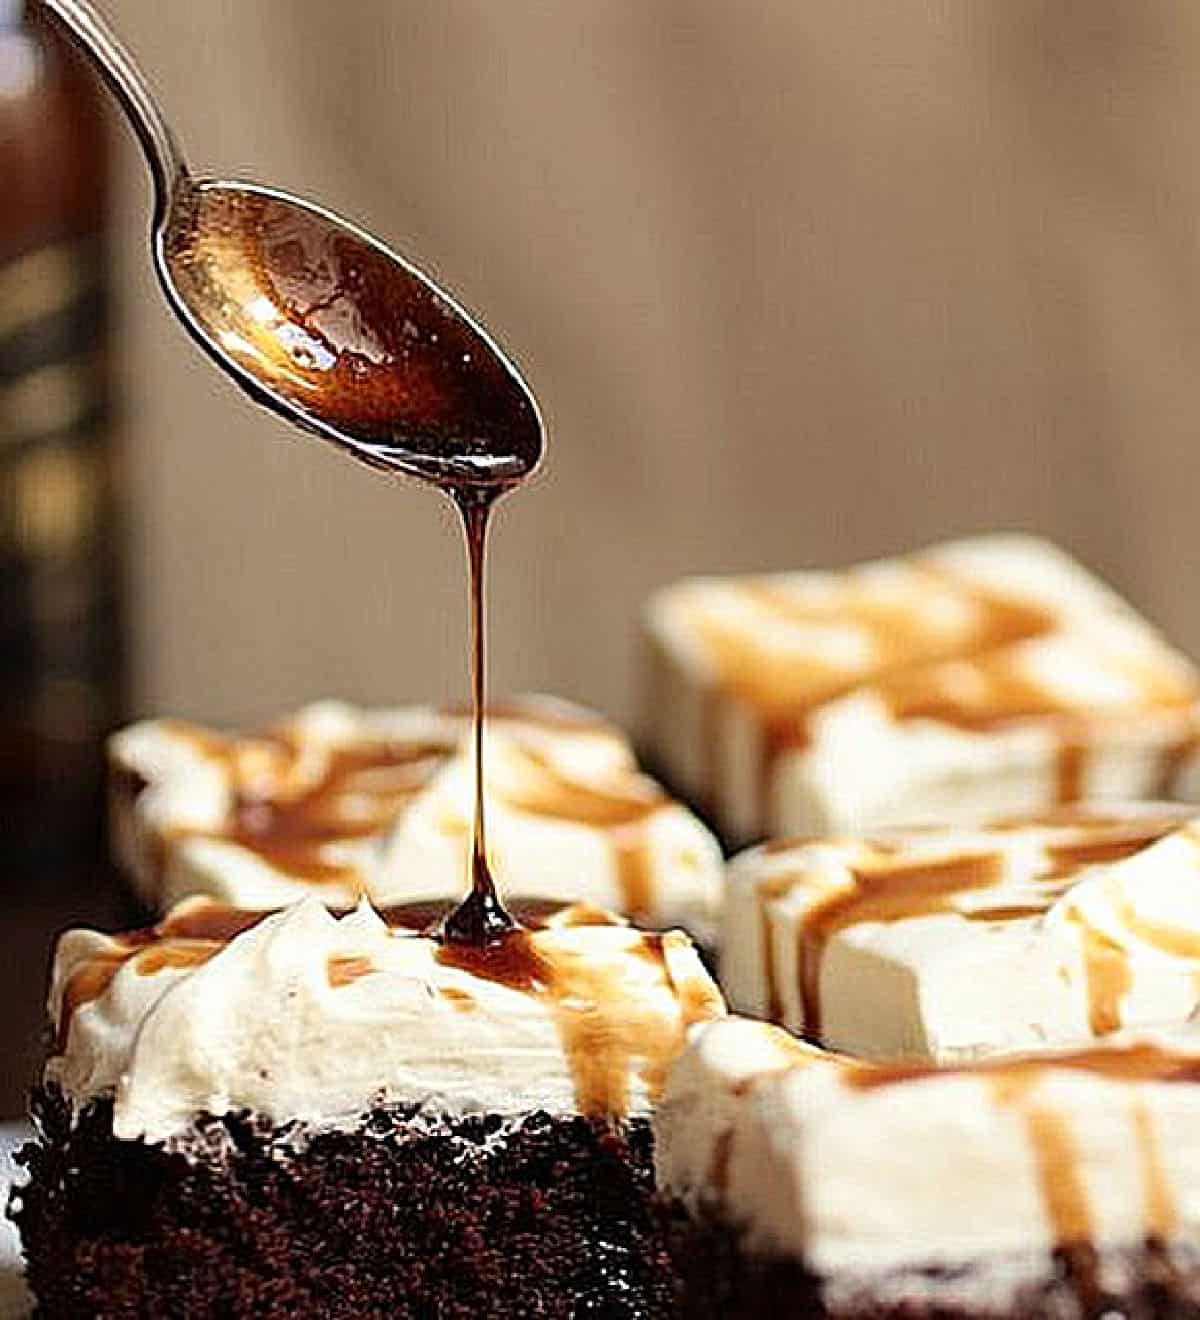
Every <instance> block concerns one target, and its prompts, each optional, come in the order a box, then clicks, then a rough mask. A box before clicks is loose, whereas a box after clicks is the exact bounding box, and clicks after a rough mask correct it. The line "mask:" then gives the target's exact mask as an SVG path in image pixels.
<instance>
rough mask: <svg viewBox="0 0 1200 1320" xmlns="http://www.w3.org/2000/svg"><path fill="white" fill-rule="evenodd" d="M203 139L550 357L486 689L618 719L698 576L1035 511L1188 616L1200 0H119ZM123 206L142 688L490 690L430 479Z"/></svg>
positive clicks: (200, 701) (1187, 636) (1160, 611)
mask: <svg viewBox="0 0 1200 1320" xmlns="http://www.w3.org/2000/svg"><path fill="white" fill-rule="evenodd" d="M107 8H108V12H109V13H110V14H111V16H112V17H113V19H114V20H115V21H116V22H117V23H118V25H119V27H120V28H121V30H122V31H123V32H124V33H125V34H126V35H127V37H128V39H129V41H130V42H131V44H133V45H134V47H135V48H136V49H137V50H138V52H139V53H140V55H141V56H142V57H143V58H144V60H145V61H146V63H147V64H148V65H149V66H150V67H151V68H152V69H153V70H154V71H155V74H156V81H157V84H158V87H159V90H160V92H161V95H162V98H163V100H164V102H165V103H166V105H167V106H168V107H169V109H170V111H171V113H172V115H173V116H174V118H175V120H176V122H177V124H178V127H179V130H180V132H181V135H182V137H183V139H184V141H185V143H186V145H187V147H188V149H189V152H190V154H191V156H192V158H193V160H194V162H195V163H196V165H197V167H199V168H201V169H203V170H209V169H211V170H212V171H213V172H218V173H226V174H243V175H248V176H251V177H256V178H259V179H263V180H267V181H273V182H278V183H281V184H285V185H289V186H292V187H295V188H296V189H297V190H300V191H303V192H305V193H308V194H310V195H314V196H316V197H319V198H321V199H322V200H324V201H326V202H327V203H329V204H330V205H333V206H334V207H336V208H337V209H339V210H342V211H343V212H345V213H347V214H349V215H351V216H354V217H356V218H358V219H360V220H361V221H363V222H364V223H365V224H366V225H367V226H369V227H370V228H372V229H374V230H376V231H377V232H379V233H380V234H382V235H384V236H385V237H387V238H388V239H390V240H392V241H393V242H394V243H395V244H396V245H398V246H399V247H400V248H401V249H402V250H403V251H405V252H406V253H408V254H410V255H412V256H414V257H416V258H418V259H419V260H420V261H422V262H423V263H425V264H426V265H427V266H428V267H429V268H430V269H432V270H433V271H435V272H436V273H438V274H439V275H440V276H441V277H442V278H443V279H444V281H445V282H446V283H447V284H448V285H449V286H450V287H451V288H453V289H454V290H455V291H456V292H458V293H459V294H460V295H461V296H462V297H463V298H464V299H465V301H467V302H468V303H469V304H470V305H472V306H473V307H475V308H476V309H478V310H480V311H481V312H482V313H483V314H484V316H485V319H486V320H487V321H488V323H489V324H490V326H491V327H492V328H493V329H494V330H495V331H496V332H497V333H498V334H499V336H500V337H501V338H502V339H503V340H504V341H505V342H506V343H507V344H508V345H509V346H510V347H511V348H512V349H513V351H514V352H515V354H516V355H517V357H518V358H519V360H520V361H521V362H522V363H523V364H524V365H525V367H526V368H527V370H528V374H529V376H530V378H531V380H532V382H533V383H534V386H535V389H536V390H537V392H538V394H539V397H540V398H541V400H542V402H543V404H544V407H545V410H546V413H547V416H548V418H549V422H550V426H551V450H550V457H549V464H548V467H547V470H546V473H545V476H544V477H543V478H542V479H541V480H540V481H539V482H538V484H537V485H536V487H535V488H533V489H531V490H528V491H526V492H523V493H518V494H517V495H516V496H515V497H513V498H512V499H511V500H510V501H509V502H508V505H507V507H506V508H505V509H504V511H503V513H502V515H501V518H500V520H499V525H498V527H497V534H496V536H495V539H494V553H493V559H492V564H493V573H492V584H493V592H492V597H491V600H492V619H493V639H494V640H493V647H492V658H493V674H494V681H495V687H496V688H497V689H510V690H516V689H523V688H542V689H548V690H554V691H558V692H562V693H564V694H566V695H570V696H573V697H576V698H578V699H582V700H584V701H587V702H590V703H593V704H595V705H598V706H600V707H601V708H604V709H606V710H608V711H610V712H611V713H613V714H614V715H616V716H618V717H621V718H626V717H628V716H629V715H630V713H631V711H632V709H633V693H634V681H633V675H634V668H635V666H634V659H635V655H636V648H635V644H634V629H635V621H636V616H637V612H638V607H639V602H640V601H641V600H642V599H643V598H644V596H645V595H646V593H647V592H649V591H650V590H651V589H652V588H653V587H654V586H656V585H657V584H659V583H661V582H664V581H667V580H669V579H671V578H673V577H676V576H679V575H682V574H685V573H690V572H696V571H710V570H747V569H764V568H785V567H799V566H804V565H821V564H827V563H837V562H844V561H848V560H851V559H855V558H858V557H862V556H869V555H875V554H879V553H884V552H887V551H891V550H895V549H898V548H902V547H904V546H908V545H912V544H917V543H921V542H925V541H928V540H931V539H934V538H937V537H940V536H944V535H948V534H952V533H955V534H956V533H961V532H967V531H971V530H974V529H984V528H991V527H1024V528H1031V529H1035V530H1038V531H1042V532H1046V533H1049V534H1051V535H1053V536H1055V537H1057V538H1059V539H1060V540H1062V541H1064V542H1065V543H1066V544H1067V545H1068V546H1070V547H1071V548H1072V549H1074V550H1075V551H1076V552H1078V553H1079V554H1081V555H1083V556H1084V557H1085V558H1087V559H1088V560H1090V561H1091V562H1093V563H1094V564H1095V565H1096V566H1097V567H1098V568H1100V569H1101V570H1103V571H1104V572H1105V573H1106V574H1108V575H1109V576H1110V577H1111V578H1112V579H1114V580H1115V581H1116V583H1117V584H1118V585H1119V586H1120V587H1121V588H1123V589H1124V590H1126V591H1128V592H1129V593H1130V594H1131V595H1132V596H1133V597H1134V598H1135V599H1136V600H1137V601H1138V602H1139V603H1140V604H1141V605H1142V606H1143V607H1144V608H1145V609H1146V610H1147V611H1148V612H1149V613H1150V614H1151V615H1152V616H1153V617H1155V618H1156V619H1157V620H1158V621H1159V622H1161V623H1162V624H1163V625H1164V626H1165V627H1167V628H1168V629H1169V630H1170V631H1171V632H1172V633H1174V634H1175V635H1176V636H1177V637H1178V639H1179V640H1180V641H1182V642H1183V643H1184V644H1185V645H1187V646H1188V647H1190V648H1191V649H1192V650H1193V651H1200V608H1198V607H1197V603H1196V594H1195V590H1194V585H1193V576H1194V572H1195V568H1196V565H1197V562H1198V558H1200V517H1198V516H1197V513H1196V509H1197V499H1196V486H1197V477H1198V476H1200V451H1198V448H1197V443H1196V436H1197V420H1198V418H1200V384H1198V381H1200V152H1198V151H1197V136H1198V132H1200V6H1196V5H1195V4H1194V3H1193V2H1192V0H942V2H940V3H939V2H936V0H907V3H903V4H896V3H895V0H837V2H836V3H833V2H830V0H823V2H818V0H738V2H737V3H731V2H730V0H652V2H650V3H648V2H647V0H586V2H584V0H552V2H550V0H544V2H541V3H539V2H538V0H504V3H502V4H497V3H495V2H494V0H342V2H341V3H339V4H331V3H329V0H206V2H205V3H204V4H193V3H190V2H189V0H108V4H107ZM122 168H123V177H124V183H125V186H124V188H123V189H122V191H121V197H120V200H119V212H120V213H119V216H118V224H119V233H120V256H121V266H122V274H123V282H124V293H123V299H124V328H123V333H124V337H125V344H126V350H127V351H126V352H125V354H124V355H123V358H122V371H123V373H124V391H125V407H126V418H127V433H128V445H127V456H128V463H129V471H130V490H131V500H132V518H133V525H132V529H131V531H132V543H133V553H132V556H131V563H130V571H131V579H132V580H131V590H132V592H133V599H134V603H135V639H134V640H135V663H136V670H135V679H136V701H137V705H138V707H139V709H141V710H147V711H150V710H156V711H157V710H170V711H173V712H178V713H185V714H190V715H194V716H201V717H210V718H216V719H221V720H244V719H253V718H259V717H262V716H266V715H269V714H271V713H272V712H275V711H277V710H279V709H281V708H283V707H286V706H288V705H290V704H292V703H297V702H300V701H303V700H305V699H306V698H309V697H313V696H317V695H328V694H341V695H345V696H347V697H351V698H356V699H361V700H364V701H370V702H391V701H402V700H416V699H424V698H429V697H434V698H440V697H445V696H459V695H461V694H462V693H464V692H465V690H466V664H465V650H464V634H465V627H464V624H465V598H464V591H463V586H462V556H461V553H460V549H459V546H458V544H457V541H456V532H455V529H454V526H453V524H452V522H451V520H450V519H449V517H448V516H447V515H446V514H445V513H444V512H443V510H442V509H441V508H440V506H439V503H438V501H437V499H436V498H435V497H434V496H433V495H432V494H431V493H429V492H427V491H424V490H421V489H416V488H413V487H398V486H391V485H389V484H388V483H387V482H386V481H383V480H381V479H380V478H378V477H376V476H373V475H371V474H368V473H367V472H365V471H363V470H359V469H356V468H355V467H354V466H352V465H351V464H349V463H348V462H347V461H346V460H344V459H340V458H338V457H337V456H335V455H333V454H332V453H327V452H323V449H322V446H320V445H319V444H318V443H317V442H314V441H311V440H308V439H303V438H297V439H291V438H290V437H289V436H288V435H287V434H285V433H284V432H283V430H282V429H281V428H280V426H279V425H278V424H277V423H275V422H273V421H272V420H270V419H268V418H266V417H265V416H261V415H257V414H256V413H255V411H254V410H253V409H252V408H251V407H250V406H249V405H248V404H245V403H244V402H243V401H242V400H241V398H240V397H239V396H237V395H236V393H235V392H234V391H233V389H232V388H231V387H227V386H225V385H224V383H223V382H222V381H221V380H220V379H218V378H217V377H216V376H215V375H214V374H213V372H212V371H211V370H210V368H209V367H208V366H207V365H205V363H204V362H202V361H201V359H200V358H199V357H198V356H197V355H196V353H195V352H194V351H193V350H192V349H191V347H190V346H189V345H188V344H187V343H186V342H185V340H184V338H183V336H182V333H181V332H177V331H176V329H175V328H174V327H173V326H172V324H171V323H170V321H169V319H168V316H167V313H166V312H165V310H164V308H163V306H162V304H161V302H160V300H159V298H158V296H157V293H156V291H155V289H154V287H153V284H152V281H151V278H150V275H149V271H148V266H147V263H146V259H145V249H144V238H143V235H144V232H145V226H146V217H145V189H144V185H143V182H142V179H141V177H140V174H139V171H138V167H137V163H136V161H135V160H134V158H133V155H132V152H131V151H128V150H127V151H126V152H125V153H124V159H123V166H122Z"/></svg>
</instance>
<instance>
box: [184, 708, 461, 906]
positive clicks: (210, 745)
mask: <svg viewBox="0 0 1200 1320" xmlns="http://www.w3.org/2000/svg"><path fill="white" fill-rule="evenodd" d="M168 728H169V729H170V731H171V733H172V734H173V735H174V736H175V737H177V738H181V739H186V740H187V741H188V742H190V743H191V744H192V745H193V746H194V747H195V748H196V750H197V751H198V752H199V753H200V754H201V755H202V756H204V757H205V758H206V759H207V760H210V761H214V762H216V763H217V764H219V765H221V766H222V767H223V768H224V770H225V773H226V776H227V778H228V780H229V782H230V783H231V785H232V786H233V790H234V800H233V804H232V806H231V808H230V812H229V815H228V818H227V820H226V822H225V824H224V826H223V827H222V828H220V829H217V830H192V829H179V830H176V831H174V832H173V836H172V837H174V838H188V837H197V836H199V837H204V838H214V839H221V840H223V841H226V842H229V843H233V844H237V845H238V846H239V847H241V848H245V849H246V850H247V851H248V852H251V853H253V854H254V855H255V856H257V857H260V858H261V859H262V860H263V861H264V862H266V863H267V864H268V865H270V866H271V867H272V868H274V869H275V870H277V871H279V872H281V873H282V874H284V875H290V876H293V877H295V878H297V879H302V880H306V881H309V882H311V883H313V884H348V885H350V886H351V888H353V889H355V890H356V891H359V892H361V888H362V877H361V876H360V874H359V870H358V868H357V867H356V866H354V865H348V864H345V863H338V862H332V861H330V860H329V859H328V856H327V849H328V848H329V846H330V845H331V844H337V843H342V842H346V841H349V840H353V839H363V838H369V837H370V836H372V835H374V834H377V833H378V832H379V831H380V830H382V829H386V828H387V827H388V826H389V825H391V824H392V823H393V822H394V821H395V820H396V818H397V817H398V816H399V814H400V812H401V811H402V810H403V808H404V806H405V805H406V804H407V803H408V802H409V801H410V800H411V799H412V797H413V796H414V795H415V794H416V793H417V792H418V791H419V790H420V789H421V788H422V787H423V786H424V785H425V783H426V782H427V781H428V779H429V777H430V775H431V774H432V773H433V771H434V770H435V769H436V768H437V767H438V766H439V765H440V764H442V763H443V762H444V761H445V760H446V759H447V757H448V756H449V755H450V754H451V753H452V752H453V750H454V747H453V745H452V744H450V743H447V742H427V743H387V742H375V743H356V744H353V745H349V746H335V747H331V748H330V749H329V750H328V752H327V759H326V762H325V766H324V769H323V771H322V773H321V775H320V777H319V778H318V779H317V780H316V781H315V782H313V783H311V784H306V785H303V786H302V787H300V788H299V789H297V790H293V791H289V788H288V786H287V783H286V780H287V777H288V772H289V771H290V770H292V769H293V768H294V767H295V765H296V764H297V763H298V762H299V760H300V758H301V749H300V747H299V745H298V744H297V743H296V741H295V739H294V735H290V734H287V733H281V734H278V735H268V736H265V737H262V738H253V739H235V738H228V737H225V736H223V735H221V734H218V733H214V732H212V731H211V730H208V729H204V728H201V727H199V726H197V725H191V724H183V723H180V722H178V721H172V722H169V723H168ZM256 771H257V772H258V773H255V772H256ZM351 802H352V803H353V810H348V809H347V808H348V806H349V805H350V803H351Z"/></svg>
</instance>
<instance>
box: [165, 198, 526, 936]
mask: <svg viewBox="0 0 1200 1320" xmlns="http://www.w3.org/2000/svg"><path fill="white" fill-rule="evenodd" d="M187 206H188V208H189V210H188V212H187V214H186V215H183V216H181V217H180V222H179V224H178V227H177V236H176V237H175V238H174V240H173V242H172V246H171V248H170V250H169V251H168V252H167V253H166V254H165V255H166V259H167V263H168V265H169V267H170V270H171V274H172V276H173V278H174V280H175V283H176V286H177V287H178V289H179V290H180V292H181V294H182V296H183V299H184V301H185V302H186V303H187V304H188V306H189V307H190V308H192V309H193V314H198V315H202V316H203V318H204V329H205V330H206V331H207V333H208V334H209V335H210V336H211V337H212V338H214V339H216V340H217V342H218V343H220V345H221V347H222V348H223V349H224V350H225V352H226V353H228V354H229V355H230V356H231V357H232V358H233V359H234V360H235V361H236V362H237V363H238V365H239V367H240V368H241V370H242V371H243V373H245V376H246V377H247V378H248V380H249V381H250V382H252V385H253V391H254V392H256V393H257V394H259V395H260V396H263V395H265V396H266V397H267V398H272V397H274V398H279V399H283V400H285V401H286V402H287V403H288V404H290V405H291V406H292V407H293V408H296V409H298V410H299V411H300V412H301V414H302V415H303V416H304V418H305V420H306V422H307V423H308V424H309V425H310V426H311V428H312V429H313V430H315V431H317V432H318V433H319V434H320V435H322V436H324V437H325V438H327V439H330V440H332V441H333V442H334V443H336V444H338V445H340V446H341V447H342V448H343V449H345V450H346V451H347V452H348V453H350V454H351V455H352V456H353V457H355V458H357V459H359V460H360V461H361V462H363V463H366V464H367V465H368V466H370V467H374V468H377V469H380V470H382V471H384V472H388V473H395V474H407V475H409V476H417V477H420V478H422V479H424V480H426V481H429V482H431V483H433V484H434V485H435V486H437V487H438V488H439V489H441V490H442V492H443V493H444V494H446V495H447V496H449V498H450V499H451V500H452V501H453V502H454V504H455V505H456V506H457V508H458V511H459V514H460V516H461V518H462V523H463V529H464V532H465V535H466V542H467V559H468V565H469V570H470V613H471V673H472V697H473V707H474V746H475V826H474V833H473V839H472V849H471V889H470V893H469V894H468V896H467V898H466V899H465V900H464V902H463V904H462V906H461V907H460V908H459V909H458V911H456V912H455V913H453V914H452V915H451V916H450V917H449V918H448V919H447V921H446V923H445V926H444V929H443V934H444V937H445V939H446V940H448V941H451V942H458V943H468V944H485V943H487V942H488V941H490V940H493V939H496V938H498V937H499V936H501V935H503V934H504V933H506V932H508V931H511V930H513V929H514V928H515V925H516V923H515V922H514V921H513V919H512V918H511V917H510V916H509V915H508V913H507V912H506V911H505V910H504V907H503V905H502V904H501V902H500V898H499V895H498V894H497V892H496V886H495V883H494V881H493V879H492V876H491V873H490V872H489V870H488V862H487V842H486V830H485V822H484V814H483V711H484V695H485V686H486V683H485V675H484V662H485V653H484V627H483V621H484V620H483V615H484V611H483V579H484V560H485V553H486V539H487V527H488V518H489V515H490V512H491V509H492V506H493V505H494V504H495V502H496V500H497V499H499V498H500V496H501V495H503V494H504V493H505V492H506V491H508V490H511V489H512V488H513V487H515V486H516V485H518V484H520V482H522V481H523V480H524V479H525V478H526V477H527V476H529V474H530V473H531V472H532V471H533V469H534V468H535V467H536V466H537V463H538V461H539V459H540V458H541V453H542V430H541V423H540V422H539V420H538V416H537V410H536V408H535V406H534V404H533V400H532V398H531V396H530V395H529V392H528V390H527V389H526V388H525V386H524V384H523V383H522V382H521V380H520V378H519V377H518V376H517V374H516V372H515V371H513V370H512V369H511V368H510V367H509V366H508V364H507V363H506V362H505V360H504V358H503V357H502V356H501V355H500V353H499V352H498V351H497V350H496V349H495V346H494V345H492V344H491V342H490V341H489V340H488V339H487V338H486V337H485V336H484V335H482V334H481V333H480V332H479V331H478V330H477V329H476V328H475V327H474V326H473V325H472V324H471V322H470V321H469V319H468V318H466V317H465V316H464V315H463V314H462V313H461V312H460V311H459V310H458V309H457V308H455V307H454V306H452V305H451V304H450V303H449V301H448V300H447V299H446V298H445V297H444V295H442V294H441V293H440V292H439V291H438V290H437V289H436V288H434V287H433V286H432V285H431V284H430V283H429V282H428V281H427V280H425V279H424V278H423V277H422V276H420V275H419V274H418V273H417V272H416V271H414V270H413V269H412V268H410V267H407V266H405V265H403V264H402V263H400V262H399V261H398V260H397V259H396V258H395V257H393V256H392V255H391V254H390V253H387V252H386V251H384V250H383V249H381V248H380V247H378V246H377V245H376V244H374V243H373V242H371V241H369V240H368V239H367V238H366V237H365V236H361V235H356V234H355V233H353V232H350V231H348V230H347V229H346V228H345V226H343V225H341V224H339V223H337V222H334V221H331V220H330V219H329V218H328V217H327V216H325V215H323V214H322V213H321V212H319V211H317V210H315V209H311V208H308V207H305V206H303V205H298V204H296V203H294V202H286V201H281V200H279V199H278V198H274V197H272V196H270V195H269V194H265V193H262V192H259V191H256V190H254V189H245V190H242V191H234V190H231V189H229V188H227V187H226V188H221V189H219V190H218V189H214V188H209V187H206V186H205V185H203V184H201V185H199V186H197V187H196V188H195V189H194V190H193V192H192V194H191V195H190V196H189V197H188V199H187Z"/></svg>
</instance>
